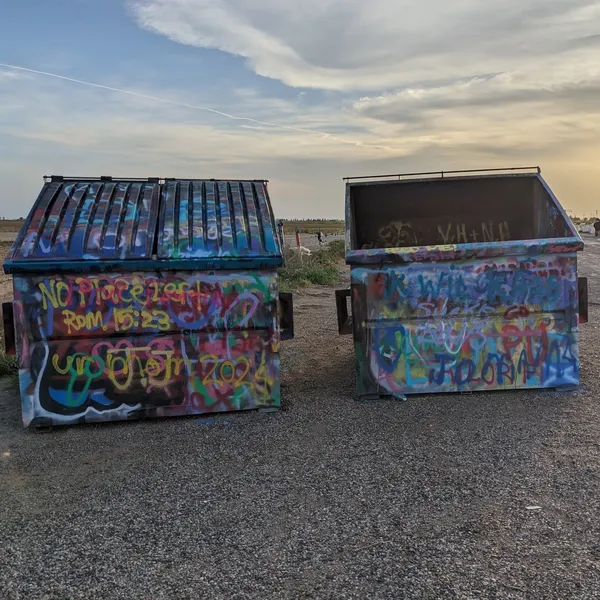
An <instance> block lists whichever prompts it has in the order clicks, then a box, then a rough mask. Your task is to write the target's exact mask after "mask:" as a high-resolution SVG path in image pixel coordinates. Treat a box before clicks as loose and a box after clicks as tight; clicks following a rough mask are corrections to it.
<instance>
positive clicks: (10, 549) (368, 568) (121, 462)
mask: <svg viewBox="0 0 600 600" xmlns="http://www.w3.org/2000/svg"><path fill="white" fill-rule="evenodd" d="M580 257H581V273H582V274H585V275H587V276H588V277H590V300H591V301H592V302H595V303H599V304H600V244H598V243H596V242H595V241H592V242H591V243H589V245H588V246H587V248H586V252H585V253H584V254H583V255H580ZM295 304H296V306H295V318H296V323H297V337H296V339H295V340H294V341H291V342H286V343H285V348H284V354H283V357H282V362H283V365H284V366H283V374H282V383H283V386H284V387H283V392H282V393H283V397H284V407H283V408H284V410H282V411H280V412H279V413H275V414H266V415H260V414H258V413H244V414H239V415H238V414H236V415H233V416H229V417H227V416H223V417H218V418H217V419H216V420H215V421H214V422H213V424H205V423H199V422H198V419H197V418H182V419H171V420H164V421H151V422H138V423H122V424H108V425H97V426H80V427H71V428H65V429H62V430H55V431H54V432H52V433H50V434H35V433H30V432H26V431H24V430H22V428H21V425H20V414H19V413H20V409H19V401H18V393H17V392H16V391H15V390H14V389H12V388H10V386H9V384H8V383H7V382H6V381H5V380H4V383H2V384H0V385H3V386H4V387H3V391H2V393H1V394H0V598H2V599H10V600H13V599H27V600H30V599H31V600H35V599H41V598H44V599H62V600H64V599H66V598H70V599H73V600H74V599H80V598H82V599H83V598H98V599H103V600H104V599H123V600H133V599H152V600H159V599H179V598H182V599H183V598H189V599H197V598H210V599H213V598H226V599H230V598H259V599H267V598H411V599H421V598H424V599H429V598H431V599H438V598H440V599H441V598H467V599H468V598H474V599H475V598H477V599H479V598H494V599H498V598H502V599H509V598H519V599H520V598H524V599H525V598H526V599H532V598H533V599H538V598H544V599H546V598H548V599H550V598H556V599H566V598H581V599H585V598H590V599H592V598H598V597H600V518H599V517H600V512H599V504H600V494H599V492H600V490H599V481H600V403H599V402H598V396H599V388H600V386H599V381H598V379H599V370H600V369H599V366H600V344H598V341H597V340H598V325H597V324H598V322H599V320H600V310H599V309H598V306H597V305H593V306H591V307H590V319H591V322H590V323H589V324H587V325H584V326H583V327H582V359H581V362H582V376H583V383H582V385H581V388H580V389H579V390H577V391H576V392H573V393H562V394H560V393H555V392H508V393H504V392H497V393H490V394H472V395H437V396H431V397H412V398H410V399H409V400H408V401H407V402H393V401H381V402H373V403H358V402H355V401H354V377H353V366H354V361H353V355H352V345H351V337H350V336H344V337H340V336H338V334H337V329H336V315H335V302H334V296H333V292H332V290H331V289H329V288H312V289H310V290H305V291H303V292H302V293H300V294H297V295H296V296H295ZM532 505H534V506H540V507H541V509H540V510H527V507H528V506H532Z"/></svg>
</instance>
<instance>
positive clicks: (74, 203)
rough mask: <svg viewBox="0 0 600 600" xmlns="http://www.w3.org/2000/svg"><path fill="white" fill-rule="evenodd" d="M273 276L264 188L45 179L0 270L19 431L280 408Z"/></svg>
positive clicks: (273, 243)
mask: <svg viewBox="0 0 600 600" xmlns="http://www.w3.org/2000/svg"><path fill="white" fill-rule="evenodd" d="M281 264H282V251H281V244H280V240H279V237H278V235H277V233H276V229H275V221H274V218H273V214H272V209H271V203H270V199H269V196H268V192H267V182H265V181H217V180H170V179H165V180H162V179H147V180H139V179H120V180H113V179H112V178H110V177H103V178H99V179H85V180H84V179H77V178H74V179H70V178H63V177H50V178H46V180H45V183H44V186H43V189H42V191H41V193H40V195H39V196H38V198H37V201H36V202H35V205H34V206H33V208H32V210H31V212H30V214H29V216H28V217H27V219H26V221H25V223H24V225H23V228H22V229H21V231H20V233H19V235H18V237H17V239H16V240H15V242H14V244H13V246H12V248H11V251H10V254H9V257H8V259H7V260H6V262H5V263H4V270H5V272H6V273H11V274H12V275H13V281H14V301H13V303H12V304H10V303H9V304H8V305H4V307H3V308H4V321H5V324H8V325H9V326H10V324H11V321H12V322H14V325H15V332H14V339H15V344H16V353H17V357H18V362H19V381H20V389H21V401H22V414H23V423H24V424H25V426H32V427H45V426H51V425H62V424H70V423H81V422H88V421H112V420H122V419H136V418H141V417H169V416H176V415H186V414H202V413H209V412H223V411H237V410H243V409H253V408H264V409H275V408H277V407H278V406H279V403H280V390H279V348H280V341H281V340H282V339H285V338H289V337H293V314H292V303H291V296H290V295H289V294H280V293H279V292H278V284H277V272H276V268H277V267H278V266H279V265H281ZM11 313H14V314H13V318H12V319H11ZM9 329H10V327H9ZM11 335H12V332H11V331H7V335H6V344H7V347H10V345H11V341H12V338H11Z"/></svg>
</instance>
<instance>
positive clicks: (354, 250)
mask: <svg viewBox="0 0 600 600" xmlns="http://www.w3.org/2000/svg"><path fill="white" fill-rule="evenodd" d="M510 171H511V173H505V172H504V173H498V172H495V173H490V172H487V171H486V174H479V173H477V174H476V175H475V174H473V172H456V174H454V175H452V174H450V176H448V174H447V173H444V174H440V175H441V176H440V175H438V176H437V177H427V178H423V177H419V178H418V179H414V178H413V179H401V177H405V176H402V175H395V176H384V178H381V179H380V178H370V179H369V180H368V181H355V180H348V181H347V184H346V259H347V262H348V263H350V264H352V263H377V262H382V261H383V262H389V261H393V260H398V261H406V262H410V261H426V260H440V259H445V258H447V259H456V258H467V257H477V256H480V257H489V256H501V255H514V254H525V253H531V252H538V251H539V252H558V251H560V252H565V251H576V250H581V249H582V248H583V241H582V240H581V237H580V235H579V233H578V232H577V231H576V229H575V228H574V226H573V224H572V223H571V220H570V219H569V217H568V216H567V215H566V213H565V212H564V210H563V208H562V207H561V205H560V203H559V202H558V200H557V199H556V197H555V196H554V194H552V192H551V190H550V188H549V187H548V185H547V184H546V182H545V181H544V180H543V179H542V177H541V175H540V173H539V169H537V168H535V169H534V170H533V172H517V173H515V172H514V171H515V170H512V169H511V170H510ZM529 171H530V170H529ZM465 173H469V174H468V175H467V174H465ZM427 175H429V174H427ZM391 177H393V179H392V178H391Z"/></svg>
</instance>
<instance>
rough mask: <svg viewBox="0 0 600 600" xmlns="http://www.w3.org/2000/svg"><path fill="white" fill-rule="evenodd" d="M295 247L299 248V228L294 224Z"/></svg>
mask: <svg viewBox="0 0 600 600" xmlns="http://www.w3.org/2000/svg"><path fill="white" fill-rule="evenodd" d="M296 247H297V248H300V228H299V227H298V226H296Z"/></svg>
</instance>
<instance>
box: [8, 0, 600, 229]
mask: <svg viewBox="0 0 600 600" xmlns="http://www.w3.org/2000/svg"><path fill="white" fill-rule="evenodd" d="M0 63H2V65H3V66H0V177H1V181H2V185H1V188H0V189H1V193H0V216H6V217H15V216H24V215H26V214H27V212H28V210H29V208H30V206H31V204H32V203H33V201H34V200H35V196H36V195H37V193H38V191H39V189H40V186H41V177H42V175H44V174H63V175H77V176H91V175H105V174H107V175H113V176H124V177H145V176H166V177H197V178H202V177H207V178H211V177H215V178H224V177H231V178H267V179H269V180H270V181H271V183H270V190H271V195H272V200H273V204H274V207H275V211H276V214H277V216H281V217H293V216H301V217H342V216H343V201H344V190H343V182H342V181H341V178H342V177H344V176H347V175H365V174H374V173H388V172H392V173H396V172H407V171H418V170H427V171H429V170H439V169H445V170H448V169H452V168H459V169H460V168H488V167H503V166H517V165H519V166H528V165H540V166H541V168H542V173H543V175H544V177H545V178H546V179H547V181H548V182H549V183H550V185H551V187H552V188H553V190H554V191H555V193H556V194H557V195H558V197H559V199H560V200H561V202H562V203H563V205H564V206H565V207H566V208H567V209H571V210H573V211H575V212H576V213H578V214H583V213H586V214H591V213H592V212H594V213H595V211H596V210H600V174H599V169H598V165H599V159H600V0H529V1H528V2H523V1H522V0H497V1H496V2H485V1H484V0H450V1H449V0H419V1H418V2H417V1H414V0H412V1H408V0H370V2H365V1H358V0H302V1H298V2H292V0H131V1H129V0H53V1H52V2H50V1H49V0H1V1H0ZM17 67H20V68H17ZM91 84H93V85H91Z"/></svg>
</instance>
